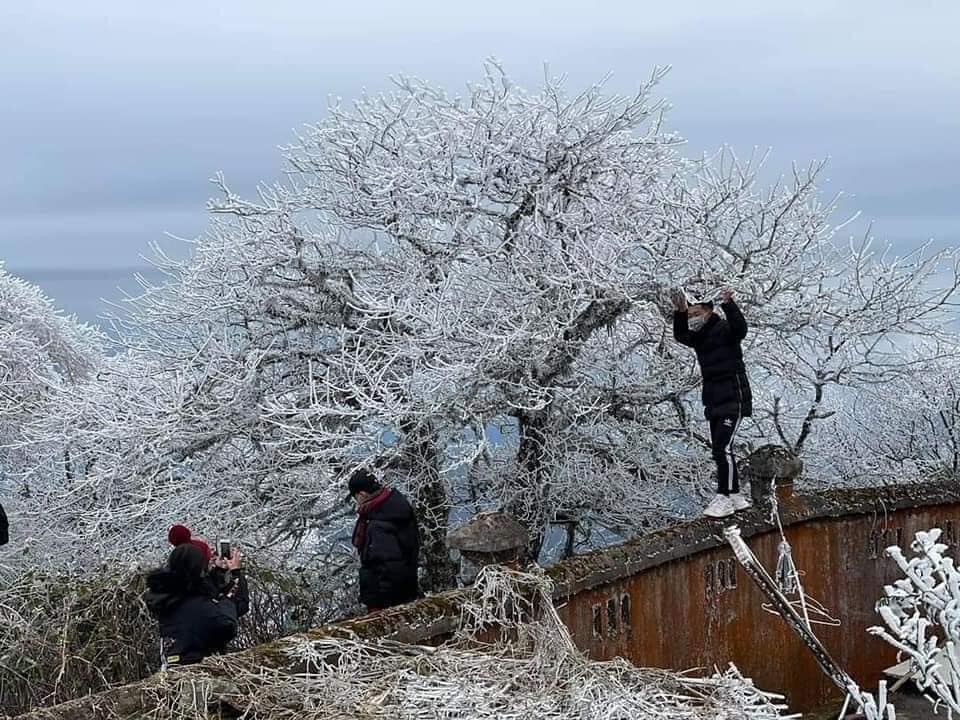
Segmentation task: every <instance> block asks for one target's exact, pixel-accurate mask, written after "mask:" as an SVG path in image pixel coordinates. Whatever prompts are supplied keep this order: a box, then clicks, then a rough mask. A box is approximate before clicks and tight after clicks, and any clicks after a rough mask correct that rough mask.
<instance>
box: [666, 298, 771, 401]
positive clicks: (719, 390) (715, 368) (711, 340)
mask: <svg viewBox="0 0 960 720" xmlns="http://www.w3.org/2000/svg"><path fill="white" fill-rule="evenodd" d="M721 307H722V308H723V313H724V315H726V318H727V319H726V320H724V319H723V318H721V317H720V316H719V315H717V314H716V313H714V314H713V315H711V316H710V318H709V319H708V320H707V322H706V324H705V325H704V326H703V327H702V328H701V329H700V330H697V331H696V332H693V331H691V330H690V328H689V326H688V325H687V314H686V313H685V312H675V313H674V314H673V336H674V337H675V338H676V339H677V342H680V343H682V344H684V345H686V346H688V347H692V348H693V349H694V350H695V351H696V353H697V362H698V363H699V365H700V372H701V374H702V375H703V391H702V399H703V408H704V415H706V416H707V418H708V419H709V418H715V417H725V416H731V415H735V416H739V417H749V416H750V415H752V414H753V394H752V393H751V392H750V381H749V380H748V379H747V370H746V367H745V366H744V364H743V352H742V350H741V349H740V341H741V340H743V339H744V338H745V337H746V336H747V321H746V320H744V318H743V313H741V312H740V308H738V307H737V305H736V303H734V302H733V301H732V300H731V301H730V302H727V303H724V304H723V305H721Z"/></svg>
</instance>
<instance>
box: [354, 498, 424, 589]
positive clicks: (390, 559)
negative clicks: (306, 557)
mask: <svg viewBox="0 0 960 720" xmlns="http://www.w3.org/2000/svg"><path fill="white" fill-rule="evenodd" d="M389 493H390V495H389V497H387V499H386V500H385V501H383V502H382V503H380V504H378V505H377V506H376V507H374V508H373V509H371V510H370V511H369V513H367V514H366V515H365V521H366V528H365V530H364V531H363V533H362V542H361V543H360V546H359V547H358V548H357V550H358V551H359V553H360V602H362V603H363V604H364V605H366V606H367V607H368V608H388V607H393V606H394V605H402V604H403V603H406V602H410V601H412V600H416V599H417V597H419V595H420V591H419V587H418V583H417V564H418V562H419V557H420V532H419V530H418V528H417V518H416V515H415V514H414V512H413V508H412V507H410V503H409V502H407V499H406V498H405V497H404V496H403V495H402V494H401V493H400V492H399V491H397V490H393V489H391V490H389ZM362 522H364V518H360V519H358V520H357V524H358V525H359V524H360V523H362ZM355 532H356V531H355Z"/></svg>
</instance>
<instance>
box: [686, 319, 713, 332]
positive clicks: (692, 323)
mask: <svg viewBox="0 0 960 720" xmlns="http://www.w3.org/2000/svg"><path fill="white" fill-rule="evenodd" d="M707 317H708V316H707V315H697V316H696V317H694V316H692V315H691V316H688V317H687V327H688V328H690V332H697V331H698V330H702V329H703V326H704V325H706V324H707Z"/></svg>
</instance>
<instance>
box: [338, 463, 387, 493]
mask: <svg viewBox="0 0 960 720" xmlns="http://www.w3.org/2000/svg"><path fill="white" fill-rule="evenodd" d="M347 487H348V488H349V489H350V493H349V494H348V495H347V497H346V499H347V500H350V499H351V498H352V497H354V496H355V495H356V494H357V493H358V492H366V493H371V494H372V493H375V492H377V491H378V490H379V489H380V488H381V485H380V483H378V482H377V476H376V475H374V474H373V473H372V472H370V471H369V470H367V469H366V468H360V469H359V470H357V471H356V472H354V473H353V475H351V476H350V482H349V483H347Z"/></svg>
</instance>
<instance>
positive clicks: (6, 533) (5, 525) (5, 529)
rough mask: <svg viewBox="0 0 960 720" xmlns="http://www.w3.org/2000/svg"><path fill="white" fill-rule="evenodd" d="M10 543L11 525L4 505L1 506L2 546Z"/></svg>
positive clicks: (0, 534)
mask: <svg viewBox="0 0 960 720" xmlns="http://www.w3.org/2000/svg"><path fill="white" fill-rule="evenodd" d="M8 542H10V523H9V522H7V514H6V513H5V512H4V511H3V505H0V545H6V544H7V543H8Z"/></svg>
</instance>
